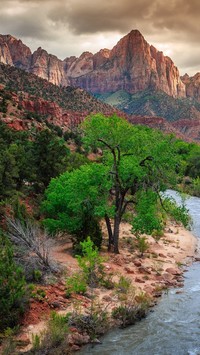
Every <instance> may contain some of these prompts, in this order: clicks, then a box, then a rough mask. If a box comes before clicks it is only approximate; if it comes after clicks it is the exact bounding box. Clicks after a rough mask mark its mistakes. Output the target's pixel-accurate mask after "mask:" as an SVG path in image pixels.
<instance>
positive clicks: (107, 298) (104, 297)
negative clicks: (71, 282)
mask: <svg viewBox="0 0 200 355" xmlns="http://www.w3.org/2000/svg"><path fill="white" fill-rule="evenodd" d="M102 301H105V302H112V297H110V296H108V295H105V296H103V297H102Z"/></svg>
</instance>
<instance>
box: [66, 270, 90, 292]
mask: <svg viewBox="0 0 200 355" xmlns="http://www.w3.org/2000/svg"><path fill="white" fill-rule="evenodd" d="M86 290H87V283H86V280H85V278H84V275H83V273H80V272H79V273H78V272H77V273H74V274H73V276H72V277H69V278H68V279H67V281H66V297H70V296H71V294H72V293H73V292H74V293H81V294H84V293H85V292H86Z"/></svg>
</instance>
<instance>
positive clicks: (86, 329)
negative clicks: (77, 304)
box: [69, 302, 109, 340]
mask: <svg viewBox="0 0 200 355" xmlns="http://www.w3.org/2000/svg"><path fill="white" fill-rule="evenodd" d="M69 325H70V326H73V327H76V328H77V329H78V330H79V332H80V333H86V334H87V335H89V337H90V340H95V339H96V338H97V337H98V336H100V335H103V334H104V333H105V332H106V330H108V329H109V316H108V312H106V310H105V309H102V307H101V306H100V305H98V304H97V303H95V302H92V304H91V307H90V310H89V314H87V315H86V314H82V313H81V312H80V310H79V309H77V310H75V311H74V312H73V313H72V314H71V315H70V317H69Z"/></svg>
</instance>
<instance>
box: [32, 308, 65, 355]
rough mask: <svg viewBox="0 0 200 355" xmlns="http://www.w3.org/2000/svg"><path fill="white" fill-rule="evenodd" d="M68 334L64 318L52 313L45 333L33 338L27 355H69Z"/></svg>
mask: <svg viewBox="0 0 200 355" xmlns="http://www.w3.org/2000/svg"><path fill="white" fill-rule="evenodd" d="M68 333H69V330H68V325H67V320H66V317H64V316H62V315H59V314H57V313H56V312H52V313H51V316H50V319H49V321H48V324H47V328H46V331H45V333H44V334H41V336H39V335H35V336H34V337H33V347H32V349H31V350H30V351H29V354H30V355H31V354H33V355H42V354H49V355H61V354H69V345H68Z"/></svg>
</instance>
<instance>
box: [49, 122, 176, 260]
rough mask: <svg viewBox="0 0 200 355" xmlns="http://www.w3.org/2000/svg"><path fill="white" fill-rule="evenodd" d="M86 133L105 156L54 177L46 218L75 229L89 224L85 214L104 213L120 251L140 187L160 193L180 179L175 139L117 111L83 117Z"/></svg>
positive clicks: (113, 244)
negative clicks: (122, 234)
mask: <svg viewBox="0 0 200 355" xmlns="http://www.w3.org/2000/svg"><path fill="white" fill-rule="evenodd" d="M83 133H84V142H85V146H86V147H87V149H94V148H96V149H97V148H98V149H101V150H102V161H101V162H100V163H98V164H97V163H93V164H90V165H85V166H82V167H81V168H80V169H78V170H74V171H72V172H71V173H66V174H63V175H61V176H60V177H59V178H57V179H54V180H53V181H52V182H51V183H50V185H49V188H48V189H47V192H46V202H45V203H44V208H45V210H46V212H47V213H48V216H49V217H50V218H49V219H47V220H46V222H45V223H46V225H48V227H49V228H52V227H53V228H58V229H59V228H61V229H65V228H66V229H67V230H69V231H70V230H71V231H72V230H73V228H74V227H75V226H76V228H78V227H80V226H82V225H83V224H84V222H83V221H84V218H83V217H84V214H86V215H88V214H89V215H91V216H94V217H97V218H102V217H103V218H105V221H106V226H107V231H108V236H109V243H108V249H109V250H111V249H112V248H113V249H114V252H115V253H118V252H119V247H118V241H119V226H120V223H121V220H122V217H123V215H124V213H125V211H126V208H127V206H128V205H131V204H133V205H135V204H136V203H137V193H138V191H140V190H143V191H149V190H150V189H152V190H153V191H154V192H155V193H156V194H157V195H159V192H160V191H163V190H164V189H165V188H166V186H167V185H166V183H169V181H173V179H174V171H175V164H176V159H175V154H174V151H173V141H172V139H171V137H169V136H168V137H167V136H166V137H165V136H163V135H162V134H161V133H159V132H156V131H153V130H150V129H147V128H144V127H135V126H132V125H131V124H129V123H128V122H127V121H125V120H123V119H120V118H119V117H117V116H112V117H104V116H102V115H95V116H91V117H89V118H88V119H86V120H85V121H84V123H83ZM111 218H113V220H114V221H113V226H112V224H111Z"/></svg>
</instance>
